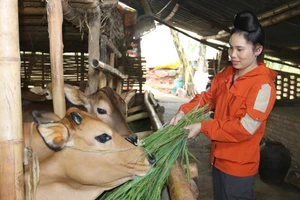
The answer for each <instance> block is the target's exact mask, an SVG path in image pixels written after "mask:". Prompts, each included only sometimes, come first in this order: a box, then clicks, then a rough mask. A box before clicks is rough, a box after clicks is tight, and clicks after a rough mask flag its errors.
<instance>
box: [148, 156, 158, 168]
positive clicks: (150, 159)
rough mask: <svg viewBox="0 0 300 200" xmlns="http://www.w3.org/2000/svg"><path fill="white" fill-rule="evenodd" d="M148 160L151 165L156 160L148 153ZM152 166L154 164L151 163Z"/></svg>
mask: <svg viewBox="0 0 300 200" xmlns="http://www.w3.org/2000/svg"><path fill="white" fill-rule="evenodd" d="M148 161H149V163H150V164H151V165H153V164H154V163H155V162H156V159H155V157H154V156H153V155H152V154H150V153H149V154H148ZM153 167H155V165H153Z"/></svg>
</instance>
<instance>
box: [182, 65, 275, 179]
mask: <svg viewBox="0 0 300 200" xmlns="http://www.w3.org/2000/svg"><path fill="white" fill-rule="evenodd" d="M235 73H236V70H235V69H234V68H233V67H232V66H228V67H226V68H225V69H224V70H222V71H221V72H220V73H218V74H217V75H216V76H215V78H214V79H213V81H212V84H211V87H210V88H209V89H208V90H207V91H205V92H202V93H201V94H198V95H196V96H195V97H194V98H193V99H192V100H191V101H190V102H188V103H186V104H183V105H182V106H181V107H180V108H179V109H180V110H182V111H183V112H184V113H187V112H189V111H190V110H191V109H192V108H194V107H195V106H196V105H200V107H201V106H202V105H204V104H205V103H209V104H210V105H211V108H212V109H214V110H215V114H214V119H213V120H207V121H204V122H202V126H201V130H200V132H201V133H204V134H205V135H207V137H208V138H210V139H211V140H212V147H211V163H212V164H214V166H215V167H216V168H218V169H219V170H221V171H223V172H225V173H227V174H230V175H233V176H251V175H254V174H256V173H257V172H258V165H259V158H260V146H259V143H260V141H261V139H262V137H263V134H264V130H265V126H266V120H267V117H268V115H269V114H270V112H271V110H272V108H273V105H274V103H275V100H276V90H275V86H274V83H273V80H274V79H275V77H276V75H277V72H275V71H273V70H271V69H269V68H267V67H266V65H265V64H264V63H259V66H258V67H256V68H255V69H253V70H252V71H250V72H248V73H246V74H244V75H243V76H241V77H240V78H238V79H236V80H234V81H232V80H233V76H234V75H235ZM232 82H233V83H232Z"/></svg>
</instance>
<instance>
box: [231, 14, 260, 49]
mask: <svg viewBox="0 0 300 200" xmlns="http://www.w3.org/2000/svg"><path fill="white" fill-rule="evenodd" d="M233 25H234V28H233V29H232V30H231V35H232V34H234V33H241V34H242V35H243V36H244V37H245V39H246V40H247V41H248V42H251V43H252V44H253V45H254V46H255V45H258V44H259V45H262V46H264V44H265V33H264V30H263V28H262V27H261V25H260V23H259V21H258V19H257V16H256V15H255V14H254V12H252V11H250V10H243V11H241V12H239V13H237V14H236V15H235V17H234V21H233Z"/></svg>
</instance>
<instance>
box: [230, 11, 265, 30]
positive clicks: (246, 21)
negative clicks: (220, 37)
mask: <svg viewBox="0 0 300 200" xmlns="http://www.w3.org/2000/svg"><path fill="white" fill-rule="evenodd" d="M233 25H234V27H235V28H236V29H240V30H243V31H247V32H254V31H256V30H257V29H259V28H260V23H259V21H258V19H257V17H256V15H255V14H254V12H252V11H249V10H244V11H241V12H239V13H237V14H236V15H235V17H234V22H233Z"/></svg>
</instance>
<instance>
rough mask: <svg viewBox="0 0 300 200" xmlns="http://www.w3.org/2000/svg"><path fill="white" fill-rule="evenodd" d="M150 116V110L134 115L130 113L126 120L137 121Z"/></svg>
mask: <svg viewBox="0 0 300 200" xmlns="http://www.w3.org/2000/svg"><path fill="white" fill-rule="evenodd" d="M148 117H149V113H148V112H141V113H138V114H134V115H130V116H128V117H127V119H126V122H127V123H128V122H132V121H136V120H139V119H144V118H148Z"/></svg>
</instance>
